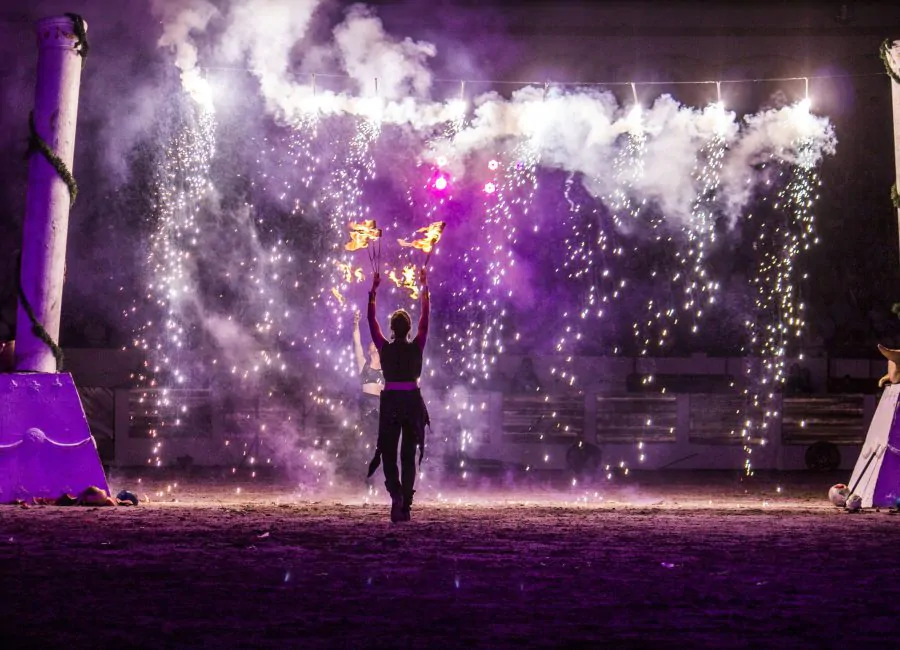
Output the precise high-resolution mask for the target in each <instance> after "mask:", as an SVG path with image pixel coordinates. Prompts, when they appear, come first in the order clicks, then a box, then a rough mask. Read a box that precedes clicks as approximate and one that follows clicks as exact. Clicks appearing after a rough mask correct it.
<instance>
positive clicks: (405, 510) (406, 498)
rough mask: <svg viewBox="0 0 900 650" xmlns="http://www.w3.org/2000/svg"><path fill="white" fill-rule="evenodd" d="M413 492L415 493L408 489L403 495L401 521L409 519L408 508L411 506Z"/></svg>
mask: <svg viewBox="0 0 900 650" xmlns="http://www.w3.org/2000/svg"><path fill="white" fill-rule="evenodd" d="M415 493H416V491H415V490H409V491H408V492H407V493H406V494H405V495H404V497H403V510H402V516H403V521H409V520H410V509H411V508H412V502H413V495H414V494H415Z"/></svg>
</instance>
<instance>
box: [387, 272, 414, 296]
mask: <svg viewBox="0 0 900 650" xmlns="http://www.w3.org/2000/svg"><path fill="white" fill-rule="evenodd" d="M388 278H390V280H391V281H392V282H393V283H394V284H396V285H397V286H398V287H400V288H401V289H408V290H409V297H410V298H412V299H413V300H416V299H417V298H418V297H419V283H418V282H417V281H416V267H415V266H414V265H413V264H407V265H406V266H404V267H403V270H401V271H400V274H399V275H397V272H396V271H394V270H393V269H391V270H390V271H388Z"/></svg>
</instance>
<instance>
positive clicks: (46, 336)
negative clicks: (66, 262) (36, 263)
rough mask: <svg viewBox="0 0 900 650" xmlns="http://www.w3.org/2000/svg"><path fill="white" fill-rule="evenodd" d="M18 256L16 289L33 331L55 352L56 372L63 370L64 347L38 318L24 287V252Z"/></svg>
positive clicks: (18, 253)
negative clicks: (60, 345)
mask: <svg viewBox="0 0 900 650" xmlns="http://www.w3.org/2000/svg"><path fill="white" fill-rule="evenodd" d="M16 255H17V257H18V262H17V264H16V290H17V292H18V294H19V302H21V303H22V309H24V310H25V313H26V314H28V320H29V321H31V332H32V333H33V334H34V335H35V336H36V337H38V338H39V339H40V340H41V341H43V342H44V343H45V344H46V345H47V347H48V348H50V351H51V352H52V353H53V358H54V359H56V372H60V371H62V367H63V351H62V348H61V347H59V345H58V344H57V343H56V341H54V340H53V337H52V336H50V332H48V331H47V329H46V328H45V327H44V326H43V325H42V324H41V322H40V321H39V320H38V319H37V316H35V314H34V309H32V307H31V303H30V302H28V297H27V296H26V295H25V289H23V288H22V253H21V251H19V252H17V253H16Z"/></svg>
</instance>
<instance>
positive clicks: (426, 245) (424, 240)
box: [397, 221, 447, 253]
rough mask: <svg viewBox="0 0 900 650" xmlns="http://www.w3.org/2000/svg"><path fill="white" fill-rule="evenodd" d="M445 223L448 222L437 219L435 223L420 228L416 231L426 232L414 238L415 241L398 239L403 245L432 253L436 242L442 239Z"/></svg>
mask: <svg viewBox="0 0 900 650" xmlns="http://www.w3.org/2000/svg"><path fill="white" fill-rule="evenodd" d="M445 225H447V224H445V223H444V222H443V221H435V222H434V223H432V224H429V225H427V226H425V227H424V228H419V229H418V230H417V231H416V232H421V233H424V234H423V235H422V237H420V238H419V239H414V240H413V241H406V240H405V239H398V240H397V241H398V242H399V243H400V245H401V246H405V247H407V248H418V249H419V250H420V251H422V252H423V253H430V252H431V250H432V249H433V248H434V246H435V244H437V243H438V242H439V241H440V239H441V233H442V232H444V226H445Z"/></svg>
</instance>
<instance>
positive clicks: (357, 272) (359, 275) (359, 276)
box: [334, 260, 366, 282]
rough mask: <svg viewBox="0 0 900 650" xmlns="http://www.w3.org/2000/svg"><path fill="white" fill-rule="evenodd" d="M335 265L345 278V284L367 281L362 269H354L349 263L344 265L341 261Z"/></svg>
mask: <svg viewBox="0 0 900 650" xmlns="http://www.w3.org/2000/svg"><path fill="white" fill-rule="evenodd" d="M334 263H335V265H336V266H337V267H338V271H340V272H341V273H342V274H343V276H344V282H354V281H355V282H362V281H364V280H365V279H366V276H365V274H364V273H363V270H362V269H359V268H357V269H354V268H353V265H352V264H350V263H349V262H348V263H347V264H344V263H343V262H341V261H339V260H335V261H334Z"/></svg>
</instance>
